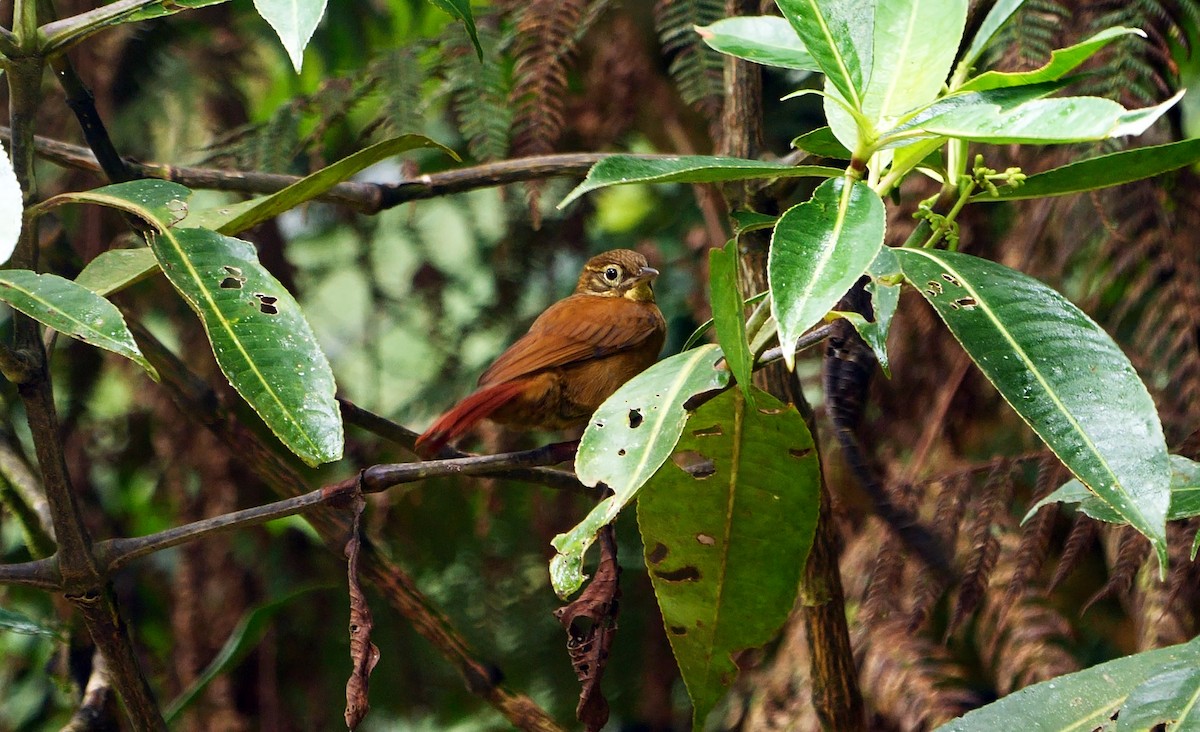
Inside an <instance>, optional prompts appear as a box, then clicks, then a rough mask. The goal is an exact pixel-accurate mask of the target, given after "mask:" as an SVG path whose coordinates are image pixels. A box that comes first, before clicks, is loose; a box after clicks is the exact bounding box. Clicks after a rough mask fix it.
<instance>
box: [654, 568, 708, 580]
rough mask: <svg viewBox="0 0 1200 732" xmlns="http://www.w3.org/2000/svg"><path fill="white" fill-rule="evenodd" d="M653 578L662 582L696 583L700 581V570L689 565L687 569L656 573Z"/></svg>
mask: <svg viewBox="0 0 1200 732" xmlns="http://www.w3.org/2000/svg"><path fill="white" fill-rule="evenodd" d="M654 576H656V577H658V578H659V579H661V580H662V581H664V582H696V581H698V580H699V579H700V570H698V569H696V568H695V567H692V566H690V565H689V566H687V567H680V568H679V569H672V570H671V571H669V572H658V571H656V572H655V573H654Z"/></svg>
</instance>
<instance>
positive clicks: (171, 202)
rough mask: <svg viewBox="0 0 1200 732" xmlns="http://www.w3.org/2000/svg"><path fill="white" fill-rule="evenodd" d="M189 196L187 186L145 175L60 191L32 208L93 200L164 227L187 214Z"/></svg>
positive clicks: (37, 212)
mask: <svg viewBox="0 0 1200 732" xmlns="http://www.w3.org/2000/svg"><path fill="white" fill-rule="evenodd" d="M191 197H192V191H191V189H190V188H187V187H186V186H181V185H179V184H178V183H172V182H170V181H166V180H155V179H153V178H145V179H142V180H134V181H129V182H128V183H114V184H112V185H108V186H103V187H101V188H94V189H92V190H90V191H76V192H72V193H62V194H60V195H57V196H54V197H53V198H50V199H48V200H46V201H44V202H42V203H40V204H38V205H37V206H35V207H34V208H33V209H32V212H33V213H35V214H40V213H41V212H43V211H44V210H46V209H49V208H53V207H55V206H61V205H62V204H64V203H94V204H99V205H101V206H108V207H109V208H115V209H118V210H122V211H129V212H130V213H132V214H134V215H135V216H139V217H141V218H143V219H145V220H146V221H150V222H153V223H156V224H157V225H159V226H161V227H162V228H167V227H171V226H174V225H175V224H178V223H179V222H180V221H183V220H184V219H185V218H187V216H188V212H189V208H188V206H189V203H188V202H189V199H191Z"/></svg>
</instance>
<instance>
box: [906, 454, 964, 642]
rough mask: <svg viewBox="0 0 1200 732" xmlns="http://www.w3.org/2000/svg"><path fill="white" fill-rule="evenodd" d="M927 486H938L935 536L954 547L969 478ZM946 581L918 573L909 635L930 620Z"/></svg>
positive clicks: (939, 481) (938, 577)
mask: <svg viewBox="0 0 1200 732" xmlns="http://www.w3.org/2000/svg"><path fill="white" fill-rule="evenodd" d="M930 485H931V486H933V485H937V486H938V493H937V500H936V502H935V503H934V509H933V522H932V524H931V525H932V527H933V531H934V535H935V536H936V537H937V538H938V540H939V541H941V543H942V546H946V547H953V546H954V545H955V543H956V540H957V538H958V526H959V524H960V523H961V522H962V517H963V513H964V512H965V511H966V508H967V501H966V500H965V493H966V492H967V490H968V489H969V488H970V485H971V481H970V474H968V473H959V474H957V475H952V476H949V477H948V478H945V479H943V480H938V481H934V482H933V483H931V484H930ZM948 579H949V578H947V577H942V576H938V575H936V574H935V573H932V572H929V571H928V570H927V569H926V571H923V572H921V576H920V579H918V581H917V588H916V591H915V592H914V593H913V599H912V604H911V607H910V609H909V614H908V627H909V630H910V631H912V632H916V631H917V630H918V629H920V628H921V626H923V625H924V624H925V623H926V622H927V621H928V620H929V616H930V614H931V613H932V612H933V607H934V605H935V604H936V603H937V601H938V600H939V599H940V598H941V596H942V594H943V593H944V592H945V590H946V584H947V582H948Z"/></svg>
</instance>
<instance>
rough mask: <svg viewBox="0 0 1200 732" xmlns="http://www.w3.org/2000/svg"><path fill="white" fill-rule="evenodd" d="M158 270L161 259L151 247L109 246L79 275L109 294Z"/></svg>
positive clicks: (88, 284)
mask: <svg viewBox="0 0 1200 732" xmlns="http://www.w3.org/2000/svg"><path fill="white" fill-rule="evenodd" d="M157 271H158V259H156V258H155V256H154V251H153V250H151V249H150V248H149V247H138V248H136V249H109V250H108V251H106V252H100V253H99V254H97V255H96V258H95V259H93V260H92V261H90V262H88V264H87V266H86V267H84V268H83V271H82V272H80V273H79V274H78V275H76V277H75V284H77V285H83V286H84V287H86V288H88V289H89V290H91V291H92V292H94V293H96V294H97V295H108V294H110V293H113V292H117V291H118V290H123V289H125V288H126V287H129V286H130V285H133V284H135V283H138V282H141V281H142V280H144V279H146V278H147V277H149V276H150V275H152V274H154V273H155V272H157Z"/></svg>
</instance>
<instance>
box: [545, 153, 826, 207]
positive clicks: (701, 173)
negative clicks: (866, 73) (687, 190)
mask: <svg viewBox="0 0 1200 732" xmlns="http://www.w3.org/2000/svg"><path fill="white" fill-rule="evenodd" d="M842 173H843V171H841V170H838V169H837V168H829V167H825V166H822V165H788V164H786V163H772V162H768V161H766V160H746V159H743V158H722V157H713V156H711V155H673V156H670V157H658V158H640V157H636V156H633V155H613V156H611V157H607V158H605V159H603V160H601V161H600V162H598V163H596V164H595V165H593V166H592V169H591V170H589V171H588V174H587V177H586V178H584V180H583V182H582V183H580V184H579V185H578V186H576V187H575V189H574V190H573V191H571V192H570V193H568V194H567V197H566V198H564V199H563V200H562V202H561V203H559V204H558V207H559V208H563V207H564V206H566V205H567V204H569V203H570V202H571V201H574V200H575V199H576V198H579V197H580V196H582V195H583V194H585V193H587V192H589V191H594V190H596V189H597V188H605V187H607V186H618V185H625V184H628V183H720V182H723V181H731V180H747V179H751V178H797V177H814V176H815V177H821V178H832V177H835V176H840V175H841V174H842Z"/></svg>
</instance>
